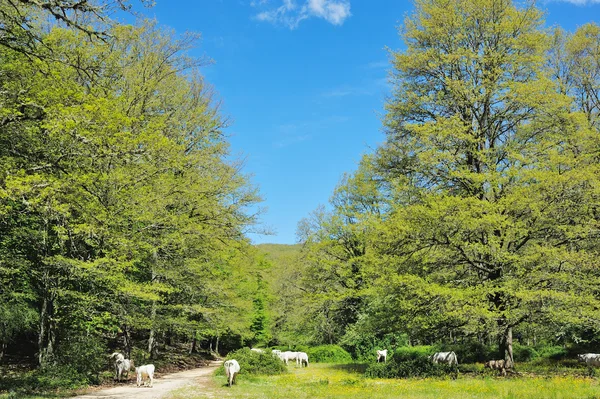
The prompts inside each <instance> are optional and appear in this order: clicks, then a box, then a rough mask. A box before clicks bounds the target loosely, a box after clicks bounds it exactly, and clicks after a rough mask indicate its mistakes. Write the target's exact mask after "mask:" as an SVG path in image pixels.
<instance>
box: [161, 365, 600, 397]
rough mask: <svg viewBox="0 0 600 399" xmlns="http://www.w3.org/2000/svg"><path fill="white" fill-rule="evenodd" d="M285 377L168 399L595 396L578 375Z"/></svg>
mask: <svg viewBox="0 0 600 399" xmlns="http://www.w3.org/2000/svg"><path fill="white" fill-rule="evenodd" d="M289 370H290V373H288V374H284V375H279V376H269V377H245V378H243V376H240V378H239V379H238V384H237V385H234V386H233V387H232V388H228V387H227V386H225V377H221V376H216V377H214V379H213V386H212V387H209V388H208V389H203V390H202V391H200V392H199V391H197V390H195V389H193V388H187V389H182V390H179V391H178V392H176V393H174V394H173V395H172V396H171V398H173V399H183V398H212V397H215V396H216V395H218V397H223V398H248V399H255V398H265V399H267V398H269V399H271V398H272V399H278V398H332V399H336V398H340V399H341V398H352V399H359V398H374V399H378V398H406V399H413V398H432V399H433V398H436V399H437V398H457V399H458V398H460V399H470V398H494V399H500V398H511V399H512V398H515V399H516V398H524V399H525V398H527V399H529V398H534V399H535V398H540V399H542V398H543V399H547V398H554V399H562V398H565V399H567V398H585V399H591V398H600V385H599V384H598V381H597V380H595V379H589V378H580V377H551V378H542V377H535V378H531V377H518V378H501V377H489V376H488V377H472V376H464V375H463V376H459V378H458V379H456V380H451V379H430V378H428V379H409V380H381V379H366V378H362V377H361V375H360V374H358V373H356V372H353V371H352V370H350V369H348V368H346V367H343V366H339V365H328V364H314V365H311V366H310V367H308V368H302V369H301V368H295V367H292V366H290V367H289Z"/></svg>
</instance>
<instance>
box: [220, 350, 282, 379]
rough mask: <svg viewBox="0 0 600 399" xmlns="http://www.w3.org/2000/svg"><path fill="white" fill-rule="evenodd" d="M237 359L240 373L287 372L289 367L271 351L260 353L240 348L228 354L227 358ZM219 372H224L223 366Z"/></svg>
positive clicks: (273, 373)
mask: <svg viewBox="0 0 600 399" xmlns="http://www.w3.org/2000/svg"><path fill="white" fill-rule="evenodd" d="M230 359H235V360H237V361H238V363H239V364H240V375H276V374H281V373H285V372H287V367H286V366H285V363H283V362H282V361H281V360H280V359H279V358H278V357H277V356H273V355H272V354H271V353H258V352H255V351H252V350H250V349H249V348H242V349H238V350H237V351H234V352H230V353H228V354H227V358H226V359H225V360H230ZM216 372H217V374H224V373H225V369H224V368H223V366H221V367H219V368H218V369H217V371H216Z"/></svg>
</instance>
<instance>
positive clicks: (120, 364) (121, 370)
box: [110, 352, 133, 381]
mask: <svg viewBox="0 0 600 399" xmlns="http://www.w3.org/2000/svg"><path fill="white" fill-rule="evenodd" d="M110 358H111V359H115V379H117V380H118V381H121V377H122V376H123V374H125V375H126V377H125V378H127V379H129V370H131V366H132V363H133V362H132V361H131V360H129V359H125V356H123V355H122V354H121V353H119V352H115V353H113V354H112V355H110Z"/></svg>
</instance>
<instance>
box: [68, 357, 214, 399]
mask: <svg viewBox="0 0 600 399" xmlns="http://www.w3.org/2000/svg"><path fill="white" fill-rule="evenodd" d="M220 364H221V362H210V364H209V365H208V366H206V367H201V368H198V369H193V370H187V371H181V372H179V373H173V374H167V375H164V376H162V377H161V378H159V379H155V380H154V387H153V388H147V387H141V388H138V387H136V385H135V382H134V383H133V384H129V385H123V386H118V387H114V388H109V389H103V390H101V391H96V392H91V393H88V394H86V395H82V396H75V397H74V399H94V398H113V399H117V398H118V399H141V398H144V399H158V398H163V397H166V396H168V394H169V393H170V392H171V391H174V390H176V389H179V388H182V387H184V386H187V385H194V386H197V387H198V390H199V391H200V390H201V389H202V388H205V387H207V386H208V383H209V382H210V379H211V376H212V374H213V372H214V371H215V369H216V368H217V367H218V366H219V365H220Z"/></svg>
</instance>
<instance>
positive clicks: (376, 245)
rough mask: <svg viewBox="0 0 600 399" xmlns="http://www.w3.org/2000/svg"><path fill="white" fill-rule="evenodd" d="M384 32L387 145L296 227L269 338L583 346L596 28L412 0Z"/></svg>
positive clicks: (598, 90)
mask: <svg viewBox="0 0 600 399" xmlns="http://www.w3.org/2000/svg"><path fill="white" fill-rule="evenodd" d="M399 31H400V35H401V37H402V39H403V40H404V43H405V45H406V48H405V49H404V50H402V51H390V53H389V56H390V60H391V70H390V75H389V76H390V82H391V83H392V84H393V92H392V94H391V96H390V97H389V99H388V100H387V102H386V113H385V115H384V117H383V129H384V131H385V133H386V140H385V142H383V143H382V144H381V145H379V146H378V147H377V148H376V149H375V151H373V153H371V154H368V155H365V156H364V157H363V159H362V161H361V162H360V164H359V166H358V169H357V171H356V172H354V173H351V174H347V175H346V176H345V177H344V178H343V179H342V181H341V183H340V184H339V186H338V187H337V189H336V190H335V192H334V193H333V195H332V197H331V201H330V207H328V208H324V207H323V208H319V209H317V210H315V211H314V212H313V213H312V214H311V215H310V216H308V217H307V218H306V219H304V220H303V221H302V222H301V223H300V225H299V229H298V232H299V236H300V240H301V242H302V243H303V246H302V250H301V251H300V253H299V255H298V257H297V258H296V259H295V260H293V261H290V260H288V261H286V262H288V263H293V264H294V267H291V268H290V267H282V268H281V270H282V273H283V274H282V275H281V276H280V277H279V278H278V279H276V280H277V283H276V284H275V286H276V287H278V289H279V291H278V292H279V293H278V295H280V296H282V297H283V298H284V300H282V301H280V302H279V304H280V305H277V306H275V308H274V315H275V316H274V322H273V330H274V336H275V337H277V338H278V339H280V340H281V341H284V342H286V343H287V342H290V343H291V342H301V343H310V344H320V343H339V344H341V345H343V346H344V347H345V348H346V349H349V350H350V351H351V352H353V354H354V355H355V356H359V357H360V356H362V355H365V356H367V355H368V356H371V357H372V356H374V355H373V353H374V348H378V349H381V348H384V347H393V346H402V345H411V344H412V345H414V344H421V345H422V344H437V343H455V342H459V343H460V342H478V343H480V344H486V345H487V344H494V345H497V348H498V351H499V354H498V355H497V356H500V357H501V358H506V359H510V360H513V353H512V347H513V345H512V343H513V340H514V339H517V340H518V341H519V342H520V343H522V344H524V345H527V344H529V345H534V344H540V343H548V344H558V345H567V346H569V345H579V346H580V347H582V348H583V347H585V346H587V347H589V348H595V349H596V351H597V348H598V347H597V345H598V344H600V342H599V337H600V335H599V334H600V331H599V328H600V327H599V326H600V323H599V322H600V312H599V311H600V301H599V295H600V294H599V291H598V288H597V287H598V283H599V277H600V267H599V264H598V259H599V253H598V251H599V249H600V245H599V244H600V230H599V227H600V226H599V216H600V214H599V211H600V208H599V204H600V202H599V199H600V198H599V195H600V191H599V188H600V173H599V172H600V171H599V167H600V164H599V161H600V155H599V154H600V131H599V128H600V118H599V111H600V101H599V98H600V97H599V96H600V51H599V49H600V27H599V26H598V25H596V24H593V23H591V24H586V25H583V26H581V27H579V28H578V29H577V30H576V31H575V32H574V33H568V32H565V31H563V30H562V29H561V28H553V29H548V28H546V27H545V26H544V21H543V13H542V11H541V10H540V9H538V8H536V6H535V5H534V4H533V2H519V3H517V2H513V1H509V0H475V1H473V0H468V1H467V0H444V1H441V0H416V1H415V4H414V11H413V12H412V13H411V14H410V15H409V16H408V17H407V18H406V19H405V20H404V23H403V24H402V26H401V28H400V29H399ZM283 264H285V262H284V263H283ZM286 270H287V271H286Z"/></svg>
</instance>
